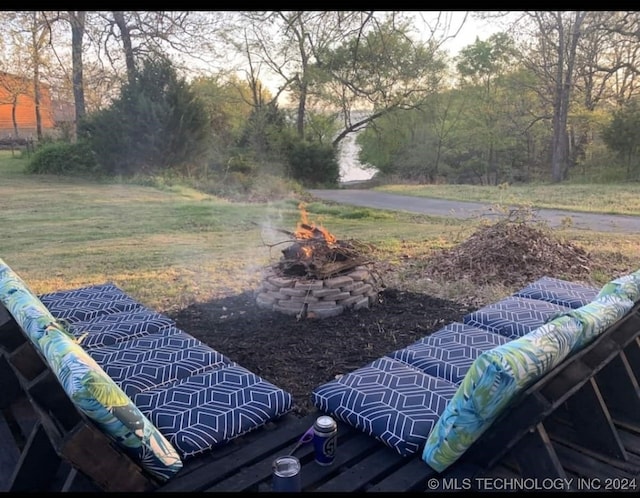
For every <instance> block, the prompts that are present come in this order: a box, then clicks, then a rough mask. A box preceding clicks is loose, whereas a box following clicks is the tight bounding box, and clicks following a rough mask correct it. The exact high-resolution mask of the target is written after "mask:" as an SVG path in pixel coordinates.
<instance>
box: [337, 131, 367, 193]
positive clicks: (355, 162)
mask: <svg viewBox="0 0 640 498" xmlns="http://www.w3.org/2000/svg"><path fill="white" fill-rule="evenodd" d="M357 135H358V133H357V132H356V133H349V134H348V135H347V136H346V137H345V138H344V139H343V140H342V142H341V143H340V151H339V156H338V164H339V165H340V181H341V182H352V181H356V180H369V179H370V178H371V177H372V176H373V175H374V174H375V173H376V171H377V170H376V169H375V168H371V167H364V165H363V164H362V163H361V162H360V161H359V159H358V152H359V151H360V146H359V145H358V144H356V137H357Z"/></svg>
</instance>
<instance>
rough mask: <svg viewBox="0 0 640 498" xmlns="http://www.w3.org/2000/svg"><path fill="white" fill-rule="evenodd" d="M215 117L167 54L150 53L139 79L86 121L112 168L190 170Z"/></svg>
mask: <svg viewBox="0 0 640 498" xmlns="http://www.w3.org/2000/svg"><path fill="white" fill-rule="evenodd" d="M210 129H211V128H210V122H209V117H208V115H207V113H206V111H205V108H204V106H203V104H202V103H201V102H200V101H199V99H198V98H197V97H196V96H195V94H194V93H193V91H192V90H191V89H190V87H189V85H188V84H187V83H186V81H185V80H184V79H180V78H178V76H177V73H176V70H175V68H174V67H173V66H172V65H171V63H170V62H169V60H168V59H167V58H165V57H160V56H158V57H155V58H149V59H145V60H144V61H143V64H142V68H141V70H140V71H139V72H138V73H137V74H136V77H135V78H134V82H133V84H130V83H125V84H124V85H123V87H122V90H121V94H120V96H119V97H118V98H117V99H116V100H114V102H113V104H112V106H111V107H109V108H108V109H104V110H102V111H100V112H98V113H96V114H94V115H93V116H90V117H89V118H88V119H87V120H86V123H85V124H84V126H83V133H86V137H87V138H88V139H89V141H90V143H91V146H92V149H93V150H94V152H95V153H96V156H97V158H98V161H99V163H100V165H101V167H102V168H103V170H104V171H105V172H106V173H110V174H124V175H132V174H135V173H157V172H160V171H163V170H166V169H169V168H174V169H176V170H180V171H182V172H186V173H187V174H190V173H191V172H192V170H191V168H192V167H193V166H195V165H196V164H197V162H198V161H201V160H203V159H204V157H205V153H206V151H207V146H208V143H209V139H210Z"/></svg>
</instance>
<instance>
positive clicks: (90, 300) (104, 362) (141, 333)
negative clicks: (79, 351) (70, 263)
mask: <svg viewBox="0 0 640 498" xmlns="http://www.w3.org/2000/svg"><path fill="white" fill-rule="evenodd" d="M42 299H43V300H44V301H46V303H47V305H48V306H51V308H52V309H53V311H54V312H55V316H56V317H58V318H61V319H64V320H65V321H66V322H67V324H68V325H69V328H70V329H71V331H72V333H73V335H74V337H76V338H78V339H80V341H79V342H80V344H81V345H82V347H83V348H87V351H86V352H87V353H88V354H89V355H90V357H91V359H92V360H93V361H95V362H96V366H99V367H100V368H101V369H103V371H104V372H105V373H106V374H107V375H108V376H109V377H108V378H109V379H110V380H111V381H113V382H114V384H113V385H114V386H117V387H118V388H119V389H121V390H122V392H123V395H125V394H126V396H125V397H126V399H133V400H135V403H132V406H134V407H135V409H136V410H140V413H141V416H142V414H144V415H143V416H144V417H145V420H149V421H151V422H150V423H149V424H150V425H151V423H153V428H154V430H157V431H158V433H159V434H162V437H165V438H166V439H167V441H168V440H169V439H171V440H172V441H176V442H177V443H178V444H179V445H180V448H177V447H173V446H172V449H173V448H175V451H177V453H176V455H181V456H191V455H194V454H198V453H201V452H204V451H207V450H210V449H211V448H212V447H213V446H214V445H216V444H222V443H224V442H226V441H228V440H229V439H232V438H235V437H238V436H239V435H241V434H243V433H245V432H248V431H250V430H253V429H256V428H258V427H260V426H261V425H264V424H265V423H266V422H268V421H269V420H271V419H273V418H274V417H277V416H280V415H282V414H284V413H286V412H287V411H289V410H291V407H292V397H291V395H290V394H289V393H287V392H285V391H284V390H282V389H280V388H278V387H277V386H275V385H273V384H271V383H269V382H267V381H266V380H264V379H262V378H260V377H259V376H257V375H255V374H253V373H252V372H250V371H249V370H247V369H245V368H243V367H240V366H239V365H237V364H236V363H234V362H232V361H231V360H230V359H228V358H226V357H225V356H224V355H222V354H221V353H219V352H218V351H216V350H214V349H213V348H211V347H209V346H208V345H206V344H205V343H203V342H201V341H199V340H197V339H196V338H195V337H193V336H191V335H189V334H187V333H185V332H184V331H182V330H180V329H178V328H177V327H176V325H175V322H174V321H173V320H171V319H170V318H168V317H166V316H164V315H162V314H160V313H156V312H154V311H152V310H149V309H148V308H146V307H144V306H143V305H141V304H140V303H137V302H136V301H135V300H133V299H132V298H131V297H129V296H128V295H127V294H125V293H124V292H123V291H122V290H120V289H119V288H118V287H116V286H115V285H113V284H110V283H107V284H102V285H94V286H88V287H83V288H81V289H72V290H69V291H60V292H53V293H50V294H46V295H43V296H42ZM156 421H159V423H161V424H163V425H162V428H160V427H159V426H158V425H156V423H155V422H156Z"/></svg>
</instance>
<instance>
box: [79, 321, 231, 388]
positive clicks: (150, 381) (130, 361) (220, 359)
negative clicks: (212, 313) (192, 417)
mask: <svg viewBox="0 0 640 498" xmlns="http://www.w3.org/2000/svg"><path fill="white" fill-rule="evenodd" d="M167 339H169V342H168V343H167V344H165V345H163V346H161V347H157V348H155V349H146V350H145V349H140V350H138V349H137V348H136V347H135V343H136V339H134V340H132V341H127V342H129V343H130V344H131V346H132V348H131V349H123V350H120V351H118V352H117V353H114V354H111V355H109V356H108V359H103V360H102V361H98V364H99V365H100V366H101V367H102V369H103V370H104V371H105V372H106V373H107V374H108V375H109V377H111V378H112V379H113V381H114V382H115V383H116V384H118V385H119V386H120V388H121V389H122V390H123V391H124V392H125V393H126V394H127V396H129V397H130V398H132V399H133V398H134V397H135V396H136V394H138V393H140V392H142V391H147V390H149V389H154V388H158V387H163V388H165V389H166V388H168V387H171V386H173V385H175V384H177V383H179V382H180V381H181V380H183V379H185V378H187V377H189V376H191V375H194V374H197V373H201V372H203V371H205V370H209V369H217V368H221V367H222V366H226V365H230V364H231V363H232V362H231V361H230V360H229V359H228V358H226V357H225V356H223V355H222V354H221V353H219V352H218V351H216V350H215V349H212V348H211V347H209V346H208V345H206V344H204V343H202V342H200V341H198V340H197V339H195V338H194V337H192V336H189V335H188V334H185V333H184V332H182V333H178V334H175V335H172V336H168V337H167ZM89 353H90V354H91V352H89ZM94 359H95V356H94ZM96 361H97V360H96Z"/></svg>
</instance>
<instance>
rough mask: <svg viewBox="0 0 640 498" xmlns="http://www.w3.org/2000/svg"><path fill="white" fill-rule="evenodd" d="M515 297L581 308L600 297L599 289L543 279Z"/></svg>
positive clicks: (558, 280)
mask: <svg viewBox="0 0 640 498" xmlns="http://www.w3.org/2000/svg"><path fill="white" fill-rule="evenodd" d="M513 295H514V296H516V297H528V298H529V299H539V300H541V301H549V302H550V303H554V304H560V305H562V306H568V307H570V308H579V307H580V306H584V305H585V304H587V303H589V302H591V301H593V300H594V299H595V298H596V296H597V295H598V289H596V288H595V287H589V286H586V285H583V284H579V283H576V282H568V281H566V280H560V279H558V278H553V277H542V278H540V279H538V280H536V281H535V282H533V283H532V284H529V285H528V286H526V287H525V288H524V289H521V290H519V291H518V292H516V293H514V294H513Z"/></svg>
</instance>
